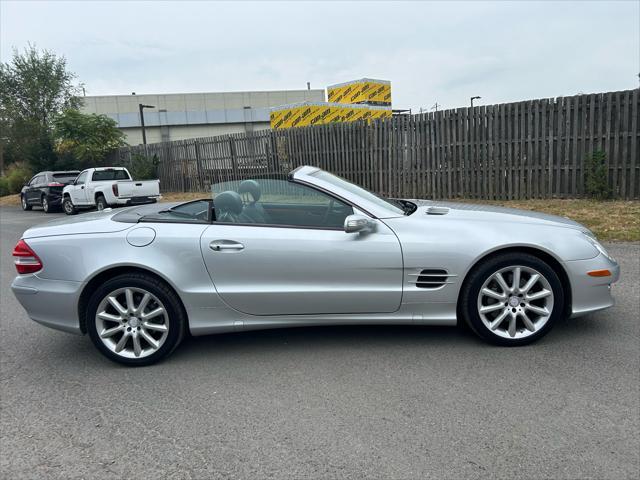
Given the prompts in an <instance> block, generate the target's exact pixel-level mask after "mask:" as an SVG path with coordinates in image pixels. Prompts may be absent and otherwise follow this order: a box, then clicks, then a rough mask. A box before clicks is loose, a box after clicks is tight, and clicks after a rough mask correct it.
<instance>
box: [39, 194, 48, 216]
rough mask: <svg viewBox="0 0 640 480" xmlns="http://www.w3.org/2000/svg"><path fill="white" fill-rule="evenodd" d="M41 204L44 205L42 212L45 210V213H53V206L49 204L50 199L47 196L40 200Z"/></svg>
mask: <svg viewBox="0 0 640 480" xmlns="http://www.w3.org/2000/svg"><path fill="white" fill-rule="evenodd" d="M40 204H41V205H42V210H44V213H50V212H51V205H50V204H49V199H48V198H47V196H46V195H43V196H42V198H41V199H40Z"/></svg>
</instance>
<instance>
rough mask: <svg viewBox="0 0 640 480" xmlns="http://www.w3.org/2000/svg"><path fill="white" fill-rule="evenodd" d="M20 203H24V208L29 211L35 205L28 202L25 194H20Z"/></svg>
mask: <svg viewBox="0 0 640 480" xmlns="http://www.w3.org/2000/svg"><path fill="white" fill-rule="evenodd" d="M20 205H22V210H24V211H25V212H28V211H29V210H31V209H32V208H33V207H32V206H31V205H29V204H28V203H27V198H26V197H25V196H24V195H20Z"/></svg>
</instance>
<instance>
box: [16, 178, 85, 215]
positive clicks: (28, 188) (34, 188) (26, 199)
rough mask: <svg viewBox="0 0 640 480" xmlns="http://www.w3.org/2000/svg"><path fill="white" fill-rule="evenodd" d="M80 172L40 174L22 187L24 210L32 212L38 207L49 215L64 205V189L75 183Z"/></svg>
mask: <svg viewBox="0 0 640 480" xmlns="http://www.w3.org/2000/svg"><path fill="white" fill-rule="evenodd" d="M79 173H80V172H79V171H78V170H69V171H66V172H40V173H38V174H36V175H34V176H33V178H32V179H31V180H29V183H27V184H26V185H25V186H24V187H22V191H21V192H20V201H21V203H22V209H23V210H31V208H32V207H33V206H34V205H36V206H39V207H42V209H43V210H44V211H45V212H46V213H49V212H51V211H52V210H53V209H55V208H58V207H60V205H61V204H62V189H63V188H64V186H65V185H69V184H70V183H73V181H74V180H75V178H76V177H77V176H78V174H79Z"/></svg>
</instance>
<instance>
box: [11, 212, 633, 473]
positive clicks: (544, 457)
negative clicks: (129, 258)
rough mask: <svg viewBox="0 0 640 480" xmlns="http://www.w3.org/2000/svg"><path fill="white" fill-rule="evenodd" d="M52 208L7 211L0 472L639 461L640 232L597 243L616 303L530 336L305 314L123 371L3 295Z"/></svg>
mask: <svg viewBox="0 0 640 480" xmlns="http://www.w3.org/2000/svg"><path fill="white" fill-rule="evenodd" d="M59 216H61V214H53V215H45V214H44V213H42V212H41V211H40V210H34V211H32V212H22V211H21V210H19V209H17V208H13V207H2V208H0V230H1V234H0V261H1V272H0V279H1V285H0V312H1V313H0V315H1V317H0V355H1V357H0V361H1V363H0V375H1V377H0V382H1V383H0V405H1V438H0V442H1V443H0V447H1V448H0V462H1V463H0V472H1V474H2V475H1V476H2V478H11V479H14V478H24V477H28V478H215V477H234V478H252V479H260V478H296V479H299V478H314V479H316V478H340V479H343V478H394V479H395V478H397V479H417V478H437V479H441V478H452V479H454V478H455V479H460V478H498V477H500V478H553V479H560V478H612V479H613V478H615V479H618V478H638V477H639V476H640V390H639V389H640V328H639V323H640V319H639V315H640V313H639V312H640V305H639V298H640V280H639V279H640V260H639V257H640V246H638V245H631V244H610V245H607V248H608V249H609V251H610V253H612V254H613V256H615V257H617V259H618V261H619V262H620V264H621V267H622V279H621V281H620V282H619V284H617V285H616V286H615V287H614V294H615V297H616V299H617V302H618V304H617V305H616V306H615V307H614V308H613V309H610V310H608V311H605V312H601V313H597V314H593V315H589V316H586V317H583V318H578V319H574V320H566V321H562V322H560V323H559V324H558V325H556V327H555V328H554V330H553V331H552V332H551V333H550V334H549V335H548V336H546V337H545V338H543V339H542V340H541V341H539V342H538V343H536V344H534V345H531V346H527V347H521V348H500V347H492V346H489V345H486V344H484V343H482V342H481V341H479V340H477V339H476V338H475V337H474V336H473V335H471V334H469V333H466V332H465V331H463V330H460V329H456V328H430V327H405V326H402V327H401V326H398V327H394V326H389V327H339V328H338V327H324V328H300V329H286V330H271V331H262V332H247V333H235V334H227V335H219V336H210V337H199V338H192V339H187V340H186V341H185V342H184V343H183V344H182V345H181V347H180V348H179V349H178V350H177V351H176V352H175V353H174V354H173V355H172V356H171V357H170V358H169V359H168V360H167V361H165V362H163V363H161V364H158V365H155V366H152V367H145V368H135V369H132V368H126V367H122V366H118V365H116V364H113V363H111V362H109V361H108V360H106V359H105V358H103V357H102V356H101V355H100V354H99V353H98V352H97V350H95V349H94V347H93V346H92V345H91V343H90V341H89V339H88V338H86V337H80V336H74V335H69V334H65V333H61V332H56V331H54V330H50V329H47V328H45V327H42V326H40V325H38V324H36V323H34V322H32V321H31V320H29V318H28V317H27V315H26V314H25V312H24V311H23V310H22V308H21V307H20V305H19V304H18V303H17V301H16V300H15V298H14V297H13V295H12V293H11V290H10V283H11V280H12V278H13V277H14V275H15V269H14V267H13V262H12V258H11V250H12V248H13V246H14V244H15V242H16V241H17V240H18V239H19V238H20V236H21V234H22V232H23V231H24V230H25V229H27V228H28V227H29V226H31V225H34V224H37V223H41V222H44V221H46V220H49V219H52V218H55V217H59ZM96 254H99V252H96Z"/></svg>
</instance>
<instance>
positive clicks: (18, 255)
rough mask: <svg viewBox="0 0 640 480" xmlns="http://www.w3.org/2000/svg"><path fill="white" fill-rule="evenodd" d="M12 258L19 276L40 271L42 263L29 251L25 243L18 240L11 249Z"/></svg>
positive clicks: (34, 253) (29, 248)
mask: <svg viewBox="0 0 640 480" xmlns="http://www.w3.org/2000/svg"><path fill="white" fill-rule="evenodd" d="M13 258H15V261H14V263H15V264H16V270H17V271H18V273H19V274H20V275H22V274H25V273H35V272H38V271H40V270H42V262H41V261H40V258H38V255H36V252H34V251H33V250H31V247H29V245H27V242H25V241H24V240H20V241H19V242H18V243H16V246H15V247H13Z"/></svg>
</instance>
